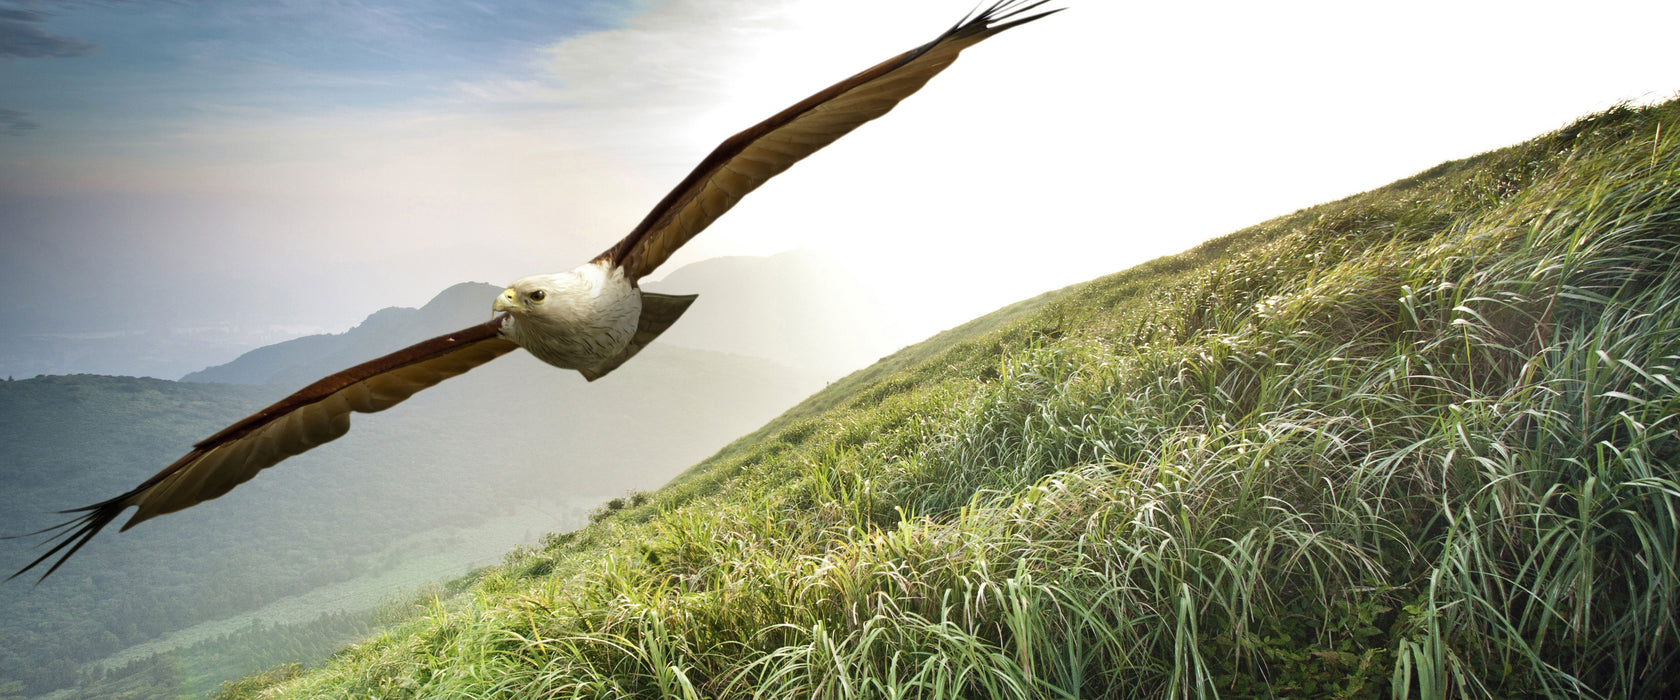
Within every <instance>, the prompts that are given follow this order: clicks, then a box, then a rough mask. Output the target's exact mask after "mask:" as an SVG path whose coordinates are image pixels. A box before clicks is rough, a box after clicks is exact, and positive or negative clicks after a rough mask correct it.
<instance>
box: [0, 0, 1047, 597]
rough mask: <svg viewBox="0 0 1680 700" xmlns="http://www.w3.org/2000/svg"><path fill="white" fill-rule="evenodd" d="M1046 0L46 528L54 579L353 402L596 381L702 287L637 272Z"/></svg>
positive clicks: (766, 135) (364, 405) (326, 422)
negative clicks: (688, 290) (576, 260)
mask: <svg viewBox="0 0 1680 700" xmlns="http://www.w3.org/2000/svg"><path fill="white" fill-rule="evenodd" d="M1046 2H1048V0H998V2H996V3H994V4H993V5H991V6H990V7H987V8H986V9H984V10H980V11H978V12H974V13H970V14H969V15H968V16H966V17H964V18H963V19H962V20H961V21H959V22H957V24H956V25H954V26H952V27H951V28H950V29H948V30H946V31H945V32H944V33H943V34H940V35H939V37H938V38H936V39H934V40H933V41H931V42H928V43H927V44H924V45H922V46H919V47H916V48H914V49H911V50H909V51H906V52H904V53H902V54H899V55H897V56H894V57H892V58H890V59H887V60H886V61H884V62H882V63H880V64H877V65H876V66H874V67H872V68H869V69H868V70H865V71H863V72H861V73H858V74H857V75H854V76H852V77H850V78H847V79H845V80H842V81H840V82H838V83H835V84H834V85H831V86H829V87H828V88H827V89H824V90H822V91H820V92H818V93H816V94H814V95H811V96H810V97H807V98H805V99H804V100H801V101H800V102H798V103H797V104H794V105H793V106H791V107H788V108H787V109H784V110H782V111H781V112H779V113H777V114H775V115H774V116H771V117H770V118H769V119H766V120H764V121H762V122H759V123H758V124H756V125H754V126H752V127H751V128H748V129H747V130H745V131H742V132H740V133H738V134H735V135H734V136H731V137H729V138H728V139H726V140H724V142H723V143H722V144H720V145H719V146H718V147H717V149H716V150H714V151H712V153H711V154H710V155H708V156H706V158H705V159H704V160H702V161H701V162H700V165H699V166H697V167H695V168H694V170H693V172H690V173H689V174H688V176H687V177H685V178H683V180H682V182H680V183H678V184H677V186H676V187H675V188H674V189H672V190H671V192H670V193H669V194H667V195H665V198H664V199H662V200H660V201H659V203H658V204H657V205H655V206H654V208H653V210H652V211H651V212H649V213H648V214H647V217H646V218H644V219H642V221H641V223H639V224H637V225H636V227H635V228H634V229H633V230H631V231H630V234H629V235H627V236H625V237H624V239H623V240H620V241H619V242H618V243H616V244H614V245H613V246H612V247H611V248H608V249H607V250H606V251H605V252H603V253H601V254H600V255H597V256H595V257H594V258H593V259H591V260H590V261H588V262H586V263H584V264H582V265H580V266H578V267H576V268H573V269H572V270H569V271H566V272H557V273H551V274H539V275H530V276H528V277H522V278H520V279H518V280H515V281H514V282H513V284H511V285H509V286H508V287H507V289H505V290H503V291H502V293H501V295H500V296H498V297H497V298H496V299H495V301H494V303H493V304H492V308H491V314H492V318H491V320H490V321H488V322H485V323H481V324H478V325H475V326H471V327H469V328H463V329H461V330H459V331H456V332H454V333H448V334H445V335H441V336H438V337H436V338H432V339H430V340H426V341H423V342H420V343H417V344H415V345H412V346H410V347H406V348H403V349H401V350H398V351H396V352H393V353H391V354H389V355H385V356H384V357H379V358H376V359H373V360H369V361H367V362H364V363H362V364H359V365H356V366H354V367H351V368H349V369H346V370H344V371H342V372H338V373H337V374H333V375H331V376H329V377H326V378H323V379H321V380H320V381H317V382H315V383H313V384H310V385H309V386H307V387H304V388H303V389H301V390H299V391H298V392H297V393H294V394H292V395H291V396H287V397H286V398H284V399H281V400H280V401H278V402H276V403H275V404H274V405H272V406H269V407H267V408H264V409H262V410H260V411H257V412H256V413H254V414H252V415H250V416H249V417H246V418H245V419H244V420H241V421H239V422H237V423H234V424H233V425H230V426H228V427H227V428H224V429H223V430H222V431H220V432H218V433H216V434H214V435H211V436H210V437H208V438H205V439H204V440H202V441H199V442H198V443H197V444H195V445H194V446H193V448H192V450H191V451H190V452H188V453H187V454H186V455H185V456H183V457H181V458H180V459H178V460H176V461H175V462H174V463H173V464H170V465H169V466H167V467H164V469H163V470H162V471H160V472H158V473H157V474H155V475H153V476H152V478H150V479H147V480H146V481H145V482H143V483H141V484H140V485H139V486H137V487H135V488H134V489H133V490H131V491H129V492H128V493H125V494H122V495H120V496H117V497H116V498H112V499H110V500H106V501H101V502H99V503H95V504H93V505H90V506H86V507H83V508H76V509H72V510H67V511H63V512H64V513H71V514H74V513H80V514H81V515H78V516H76V517H74V518H73V519H71V520H69V521H67V522H64V523H61V524H59V525H56V526H54V527H50V528H47V529H45V530H41V531H39V532H36V533H32V534H33V535H49V537H48V539H47V541H46V542H47V543H49V544H54V543H55V544H54V546H53V547H52V548H51V549H50V550H48V551H47V552H46V553H45V554H43V555H41V556H40V557H39V558H37V559H35V560H34V561H33V562H31V563H30V564H29V565H28V566H26V567H24V568H22V569H20V570H19V571H18V572H17V573H14V574H12V575H11V577H10V578H16V577H18V576H20V575H22V574H23V573H24V572H27V571H29V570H31V569H34V568H35V567H37V566H40V565H41V564H43V563H45V562H47V561H48V560H50V559H52V558H53V557H55V556H57V557H58V558H57V560H56V561H53V563H52V564H51V566H49V567H48V568H47V570H46V573H44V574H42V575H41V580H45V579H46V578H47V577H48V576H51V575H52V574H53V572H55V571H57V570H58V568H59V567H60V566H63V565H64V562H65V561H66V560H68V559H69V558H70V556H71V555H74V554H75V553H76V552H77V551H78V550H80V549H81V548H82V547H83V546H84V545H86V544H87V543H88V541H89V540H91V539H92V538H93V537H94V536H95V535H97V534H99V531H100V530H102V529H104V528H105V526H107V525H109V524H110V523H111V522H112V521H113V520H115V519H116V518H117V516H118V515H120V514H121V513H122V512H123V511H124V510H127V509H128V508H130V507H134V508H137V509H138V510H137V511H136V512H135V514H134V515H133V517H131V518H129V520H128V522H126V523H124V524H123V526H122V530H127V529H129V528H131V527H134V526H135V525H137V524H139V523H141V522H144V521H146V520H150V519H152V518H155V517H157V516H159V515H164V514H166V513H173V512H175V511H178V510H181V509H183V508H187V507H190V506H193V505H197V504H199V503H202V502H204V501H207V500H210V499H212V498H216V497H218V496H221V495H222V494H225V493H227V492H228V491H230V490H232V489H233V487H235V486H238V485H239V484H242V483H244V482H245V481H248V480H249V479H251V478H252V477H253V476H256V474H257V472H259V471H261V470H263V469H266V468H268V467H271V466H274V465H275V464H277V463H279V462H280V461H281V460H284V459H286V458H287V457H290V456H292V455H296V454H300V453H302V452H304V451H306V450H310V449H312V448H315V447H317V446H320V445H322V444H324V443H327V442H330V441H332V440H334V439H337V438H338V437H339V436H341V435H344V434H345V433H346V432H348V431H349V430H350V414H351V413H352V412H361V413H372V412H375V411H382V410H384V409H387V408H390V407H391V406H393V405H396V404H397V403H400V402H401V401H403V400H404V399H407V398H408V397H410V396H413V395H414V394H416V393H418V392H419V391H421V390H422V389H425V388H427V387H430V386H433V385H435V384H437V383H438V382H441V381H443V380H445V379H448V378H450V377H453V376H456V375H458V374H461V373H463V372H466V371H468V370H470V369H472V368H474V367H477V366H479V365H482V364H484V363H486V362H489V361H491V360H494V359H496V358H497V357H500V356H502V355H505V354H507V353H509V352H512V351H513V350H514V349H516V348H524V349H525V350H526V351H527V352H529V353H531V354H532V355H535V356H536V357H537V358H538V359H540V360H542V361H543V362H546V363H548V364H551V365H554V366H556V367H560V368H563V369H573V370H577V371H578V372H580V373H582V374H583V376H584V377H585V378H587V379H588V380H590V381H594V380H596V379H599V378H601V377H602V376H605V375H606V374H607V373H609V372H611V371H613V370H614V369H616V368H617V367H618V366H619V365H622V364H624V362H625V361H626V360H629V359H630V358H631V357H634V356H635V355H636V353H637V352H639V351H640V350H641V349H642V348H644V347H647V345H648V343H650V342H653V339H654V338H657V337H659V334H660V333H663V332H664V331H665V329H667V328H669V327H670V326H671V324H673V323H675V322H676V320H677V319H678V318H679V317H681V316H682V314H683V312H684V311H685V310H687V309H688V306H689V304H690V303H692V302H693V301H694V299H695V297H694V296H693V295H688V296H673V295H667V294H654V293H651V292H644V291H642V289H641V287H640V286H639V285H638V281H639V280H641V279H642V278H643V277H645V276H647V275H648V274H649V273H651V272H653V271H654V269H655V268H658V267H659V265H660V264H661V263H663V262H665V260H666V259H667V258H669V257H670V256H671V254H672V253H674V252H676V250H677V248H679V247H681V246H682V245H683V244H684V243H686V242H688V240H689V239H691V238H693V237H694V236H695V235H696V234H699V233H700V232H701V231H703V230H705V229H706V227H707V226H709V225H711V223H712V222H713V221H715V220H717V218H718V217H720V216H723V214H724V212H727V211H729V209H730V208H731V207H733V206H735V203H736V202H739V201H741V198H742V197H745V196H746V195H747V193H749V192H752V191H753V190H754V189H756V188H757V187H758V186H759V185H762V184H764V183H765V181H767V180H769V179H770V178H772V177H775V176H776V175H777V174H778V173H781V172H782V171H784V170H787V169H788V167H790V166H792V165H793V164H794V163H797V162H799V160H800V159H802V158H804V157H806V156H808V155H811V154H812V153H815V152H816V151H818V150H819V149H821V148H822V147H824V146H827V145H828V144H830V143H833V142H834V141H835V140H836V139H839V138H840V137H841V136H844V135H846V134H848V133H850V132H851V131H852V130H853V129H856V128H857V127H859V126H861V125H862V124H863V123H864V122H867V121H870V120H872V119H875V118H877V117H880V116H881V115H883V114H886V113H887V112H888V111H890V110H891V109H892V108H893V107H894V106H896V105H897V104H898V103H899V101H900V100H903V99H904V98H905V97H908V96H910V95H911V94H912V93H915V92H916V91H917V90H920V89H921V88H922V86H923V85H924V84H926V83H927V81H928V80H929V79H931V78H933V76H935V75H938V74H939V73H940V71H943V70H945V68H946V67H948V66H950V65H951V63H952V62H953V61H955V60H956V59H957V55H958V54H959V53H961V52H962V51H963V49H966V48H968V47H970V46H973V45H975V44H978V43H980V42H982V41H985V40H986V39H988V38H990V37H992V36H994V35H996V34H998V33H999V32H1002V31H1004V30H1006V29H1009V28H1011V27H1017V26H1020V25H1022V24H1026V23H1027V22H1031V21H1033V20H1037V19H1041V18H1043V17H1046V16H1049V15H1051V14H1055V13H1056V12H1060V11H1061V8H1058V9H1052V10H1043V11H1038V12H1036V13H1035V12H1033V11H1034V10H1036V9H1037V8H1039V6H1041V5H1043V4H1045V3H1046Z"/></svg>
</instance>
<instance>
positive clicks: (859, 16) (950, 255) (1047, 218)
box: [0, 0, 1680, 336]
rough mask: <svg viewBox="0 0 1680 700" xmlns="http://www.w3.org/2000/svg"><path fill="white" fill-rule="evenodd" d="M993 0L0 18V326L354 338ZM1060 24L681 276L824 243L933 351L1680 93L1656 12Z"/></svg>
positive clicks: (732, 217)
mask: <svg viewBox="0 0 1680 700" xmlns="http://www.w3.org/2000/svg"><path fill="white" fill-rule="evenodd" d="M973 1H974V0H921V1H916V0H844V1H840V0H662V1H661V0H578V1H572V2H543V1H540V0H528V1H526V2H493V1H485V2H462V1H459V0H434V1H430V2H384V1H381V0H360V1H358V0H286V1H280V2H233V1H215V0H199V1H193V0H181V1H178V2H163V1H157V2H146V1H144V0H136V1H133V2H116V1H114V0H113V1H99V0H85V1H84V0H65V1H64V2H48V1H44V0H43V1H38V2H29V1H25V2H15V1H13V2H6V1H4V0H0V235H3V238H0V333H9V332H13V329H14V328H18V327H23V326H24V325H26V324H27V323H28V322H31V321H34V322H38V321H40V320H41V319H43V318H52V319H55V322H61V323H63V324H64V325H65V327H66V328H67V329H72V330H77V331H94V332H96V331H99V330H101V329H106V328H115V327H118V326H120V325H121V324H122V323H123V319H125V318H130V317H132V318H141V317H144V318H146V319H149V320H148V322H149V323H150V322H155V319H159V318H162V319H165V320H166V321H167V322H168V323H171V324H175V325H181V326H191V325H194V324H205V325H216V324H229V323H232V324H245V325H248V326H256V327H269V326H273V327H284V328H292V329H296V330H298V331H300V332H302V331H334V332H336V331H340V330H343V329H345V328H347V327H349V326H350V325H353V324H354V323H356V322H357V321H359V320H360V319H361V318H362V317H364V316H365V315H366V314H368V313H369V312H371V311H374V310H376V309H379V308H381V307H385V306H392V305H402V306H418V305H420V304H422V303H424V302H425V301H426V300H427V299H429V298H430V297H431V296H432V295H433V294H435V293H437V292H438V291H440V290H441V289H443V288H444V287H446V286H448V285H450V284H452V283H455V282H459V281H466V280H475V281H485V282H492V283H497V284H501V283H506V282H508V281H510V280H512V279H514V278H516V277H519V276H521V275H524V274H528V273H533V272H546V271H555V270H561V269H566V268H570V267H572V266H573V265H575V264H577V263H579V262H581V261H583V260H584V259H587V258H588V257H590V256H593V255H594V254H595V253H597V252H600V251H601V250H602V249H604V248H606V247H607V246H608V245H610V244H611V243H612V242H613V241H616V240H617V239H618V238H619V237H620V236H622V235H623V234H624V233H625V232H626V231H628V229H629V228H630V227H631V226H632V225H633V224H634V223H635V222H636V221H638V220H639V219H640V218H641V217H642V216H643V215H644V214H645V213H646V210H647V209H648V207H650V206H651V205H652V204H653V203H654V202H655V201H656V200H657V199H658V198H659V197H660V196H661V195H663V194H664V192H665V191H666V190H668V189H669V188H670V187H671V186H672V185H674V184H675V183H676V182H677V181H678V180H679V179H681V177H682V176H683V175H684V174H685V173H686V172H687V171H688V169H689V168H691V167H692V166H693V165H694V164H695V163H697V162H698V161H699V159H700V158H701V157H702V156H704V154H705V153H706V152H708V151H709V150H711V148H712V147H713V146H715V145H716V144H717V143H718V142H719V141H720V140H722V139H723V138H724V137H726V136H728V135H729V134H731V133H733V132H735V131H737V130H740V129H742V128H744V127H746V126H748V125H750V124H752V123H753V122H756V121H758V120H759V119H762V118H763V117H766V116H768V115H770V114H772V113H774V112H776V111H778V110H780V109H781V108H783V107H785V106H786V105H788V104H790V103H792V102H794V101H796V100H798V99H800V98H802V97H804V96H805V95H807V94H809V93H811V92H814V91H815V90H817V89H820V88H822V87H825V86H827V85H828V84H830V83H832V82H833V81H835V80H837V79H840V78H843V77H845V76H847V75H849V74H851V73H853V72H856V71H858V70H861V69H863V68H865V67H868V66H870V65H872V64H874V63H876V62H877V61H879V60H882V59H884V58H886V57H888V56H891V55H893V54H895V53H898V52H899V51H902V50H905V49H908V48H910V47H912V46H915V45H917V44H920V43H922V42H924V41H927V40H929V39H932V38H933V37H934V36H936V35H937V34H938V33H939V32H940V31H941V30H943V29H944V28H946V27H947V26H949V25H950V24H951V23H953V22H954V21H956V20H957V19H958V18H959V17H961V16H962V15H963V14H964V13H965V12H967V11H968V10H970V9H971V7H972V6H973ZM1053 4H1055V5H1060V6H1065V7H1068V8H1070V9H1069V10H1068V11H1067V12H1065V13H1063V14H1060V15H1057V16H1055V17H1053V18H1050V19H1047V20H1045V21H1043V22H1040V23H1037V24H1033V25H1030V26H1027V27H1023V28H1021V29H1019V30H1015V31H1011V32H1009V33H1007V34H1004V35H1002V36H999V37H998V38H996V39H994V40H992V41H989V42H987V43H985V44H982V45H980V46H978V47H976V48H975V49H972V50H970V51H969V52H967V53H965V54H964V56H963V59H962V60H961V61H959V62H958V63H957V64H956V65H955V66H953V67H952V68H951V69H950V70H948V71H947V72H946V73H945V74H943V75H941V76H940V77H939V78H937V79H935V80H934V81H933V82H932V83H930V84H929V85H928V87H927V88H926V89H924V90H923V91H922V92H921V93H919V94H917V95H916V96H914V97H912V98H910V99H909V100H907V101H906V102H905V103H904V104H902V105H901V106H900V107H899V108H898V109H897V110H895V111H894V112H893V113H892V114H890V115H888V116H887V117H885V118H883V119H881V120H880V121H878V122H875V123H873V124H870V125H867V126H865V127H863V128H862V129H860V130H859V131H857V132H856V133H854V134H852V135H850V136H847V137H846V138H845V139H843V140H841V141H840V142H838V143H837V144H835V145H834V146H832V147H830V148H829V149H828V150H825V151H823V152H821V153H818V154H817V155H815V156H813V157H812V158H810V159H808V160H807V161H805V162H803V163H801V164H800V165H798V166H796V167H794V168H793V169H792V170H791V171H789V172H788V173H786V174H784V175H782V176H780V177H779V178H777V179H776V180H774V181H772V182H771V183H770V184H769V185H767V186H765V187H764V188H762V189H760V190H759V191H758V192H756V193H754V194H753V195H752V196H751V197H749V198H747V200H746V201H744V202H743V203H742V204H741V205H740V206H739V207H737V208H736V209H735V210H734V211H732V212H731V213H730V214H729V215H728V216H726V217H724V218H723V219H722V220H721V221H720V222H719V223H718V224H717V225H715V226H714V227H713V228H712V229H711V230H709V231H708V232H707V233H705V234H704V235H703V236H701V237H700V238H698V239H696V240H695V241H694V242H693V243H691V244H690V245H689V246H688V247H687V248H685V249H684V250H683V251H682V252H681V253H680V254H679V255H677V256H676V257H675V258H673V259H672V260H671V261H670V263H668V264H667V268H666V270H671V269H675V267H677V266H680V265H682V264H685V263H689V262H693V261H696V260H700V259H704V258H706V257H711V256H718V255H736V254H769V253H774V252H777V251H781V250H786V249H791V248H807V249H812V250H816V251H820V252H823V253H827V254H829V255H831V256H832V257H834V258H836V259H838V260H839V261H840V262H841V263H842V264H844V265H846V266H848V267H849V268H851V269H852V270H853V271H854V272H856V273H857V274H858V275H859V276H861V277H863V278H865V279H869V280H872V281H873V282H874V283H876V284H878V285H879V287H880V289H881V292H882V294H883V295H885V296H888V297H892V298H897V299H901V300H902V303H903V304H904V305H905V308H906V309H907V310H909V312H908V315H909V316H910V317H912V318H915V319H917V320H918V322H919V324H920V325H919V327H917V328H916V329H915V330H916V333H917V335H918V336H920V335H926V334H928V333H931V332H933V331H936V330H938V329H940V328H943V327H946V326H949V325H952V324H955V323H958V322H961V321H963V320H965V319H967V318H970V317H972V316H974V315H977V314H979V313H983V312H985V311H988V310H991V309H993V308H996V307H998V306H1000V305H1003V304H1006V303H1009V302H1011V301H1014V300H1017V299H1020V298H1023V297H1026V296H1029V295H1032V294H1035V293H1038V292H1041V291H1044V290H1048V289H1053V288H1056V287H1060V286H1063V285H1066V284H1070V283H1073V282H1077V281H1080V280H1084V279H1088V278H1090V277H1093V276H1096V275H1100V274H1104V273H1108V272H1114V271H1117V270H1120V269H1123V268H1126V267H1129V266H1131V265H1134V264H1136V263H1139V262H1142V261H1144V260H1147V259H1149V258H1153V257H1156V256H1159V255H1163V254H1167V253H1173V252H1177V251H1180V250H1183V249H1185V248H1188V247H1190V246H1192V245H1194V244H1196V243H1197V242H1199V241H1201V240H1203V239H1206V238H1209V237H1212V236H1216V235H1219V234H1223V233H1227V232H1229V231H1231V230H1234V229H1237V228H1240V227H1243V226H1245V225H1248V224H1252V223H1256V222H1258V221H1260V220H1263V219H1266V218H1269V217H1272V216H1276V215H1280V214H1285V213H1288V212H1290V211H1293V210H1295V209H1298V208H1300V207H1303V206H1308V205H1311V204H1315V203H1318V202H1322V201H1326V200H1331V199H1336V198H1340V197H1342V196H1346V195H1349V194H1353V193H1355V192H1359V191H1362V190H1365V189H1369V188H1371V187H1375V186H1379V185H1382V184H1385V183H1387V182H1390V181H1392V180H1395V179H1398V178H1401V177H1405V176H1407V175H1410V174H1413V173H1415V172H1417V171H1420V170H1423V169H1425V168H1427V167H1430V166H1432V165H1434V164H1436V163H1438V162H1440V161H1443V160H1446V159H1451V158H1461V157H1465V156H1470V155H1473V154H1476V153H1479V152H1482V151H1486V150H1489V149H1493V148H1497V147H1500V146H1504V145H1509V144H1511V143H1514V142H1517V141H1521V140H1524V139H1526V138H1529V137H1531V136H1534V135H1536V134H1539V133H1541V132H1544V131H1548V130H1551V129H1554V128H1557V127H1560V126H1562V125H1564V124H1566V123H1567V122H1569V121H1570V120H1572V119H1573V118H1575V117H1577V116H1580V115H1582V114H1585V113H1588V112H1591V111H1596V110H1601V109H1604V108H1606V107H1609V106H1611V105H1613V104H1615V103H1616V102H1618V101H1622V100H1642V101H1650V100H1656V99H1662V98H1666V97H1671V96H1674V95H1675V94H1676V91H1677V90H1680V53H1677V52H1676V51H1675V50H1674V41H1673V37H1672V36H1671V35H1670V34H1671V32H1672V31H1673V28H1674V27H1676V26H1680V3H1676V2H1673V1H1672V0H1664V1H1661V2H1614V1H1610V2H1598V3H1581V2H1572V3H1544V2H1474V1H1465V0H1451V1H1445V2H1427V1H1426V2H1406V3H1350V2H1276V3H1255V2H1223V3H1222V2H1195V3H1163V2H1119V1H1117V0H1053Z"/></svg>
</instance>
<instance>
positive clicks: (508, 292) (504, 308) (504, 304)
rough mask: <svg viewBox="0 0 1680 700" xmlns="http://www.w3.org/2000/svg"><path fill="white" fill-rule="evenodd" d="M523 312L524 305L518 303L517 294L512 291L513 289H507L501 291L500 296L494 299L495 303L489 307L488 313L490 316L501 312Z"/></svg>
mask: <svg viewBox="0 0 1680 700" xmlns="http://www.w3.org/2000/svg"><path fill="white" fill-rule="evenodd" d="M524 310H525V305H524V304H521V303H519V294H518V293H517V292H515V291H513V287H508V288H507V289H504V290H502V295H501V296H499V297H496V301H495V303H493V304H491V305H490V313H492V314H499V313H503V312H507V313H514V312H522V311H524Z"/></svg>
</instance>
